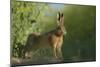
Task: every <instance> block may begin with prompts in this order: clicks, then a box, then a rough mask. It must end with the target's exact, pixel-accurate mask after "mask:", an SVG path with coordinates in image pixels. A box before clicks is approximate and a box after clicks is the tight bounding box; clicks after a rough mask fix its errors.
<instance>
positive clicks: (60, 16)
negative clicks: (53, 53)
mask: <svg viewBox="0 0 100 67" xmlns="http://www.w3.org/2000/svg"><path fill="white" fill-rule="evenodd" d="M57 24H58V27H59V28H60V29H61V31H62V32H63V34H64V35H66V33H67V32H66V29H65V26H64V14H63V13H61V12H58V14H57Z"/></svg>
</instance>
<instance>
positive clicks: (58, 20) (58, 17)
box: [57, 12, 60, 24]
mask: <svg viewBox="0 0 100 67" xmlns="http://www.w3.org/2000/svg"><path fill="white" fill-rule="evenodd" d="M59 22H60V12H58V13H57V23H58V24H59Z"/></svg>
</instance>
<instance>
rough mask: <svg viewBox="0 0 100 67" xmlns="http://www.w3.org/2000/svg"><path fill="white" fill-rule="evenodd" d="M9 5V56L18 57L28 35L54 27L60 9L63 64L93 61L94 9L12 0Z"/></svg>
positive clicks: (94, 47) (92, 7)
mask: <svg viewBox="0 0 100 67" xmlns="http://www.w3.org/2000/svg"><path fill="white" fill-rule="evenodd" d="M11 5H12V7H11V12H12V14H11V21H12V22H11V47H12V57H22V55H21V54H22V50H21V48H22V47H23V46H24V45H25V43H26V40H27V37H28V35H29V34H30V33H32V32H34V33H40V34H41V33H45V32H48V31H50V30H53V29H54V28H56V25H57V24H56V13H57V12H58V11H59V10H60V11H62V12H64V16H65V27H66V30H67V35H66V36H65V38H64V43H63V47H62V51H63V56H64V59H65V61H66V62H69V61H81V60H83V61H85V60H95V49H96V43H95V23H96V7H95V6H81V5H63V4H61V5H59V4H49V3H34V2H20V1H16V0H12V1H11ZM56 8H57V9H56ZM47 51H48V50H47ZM44 53H45V52H44Z"/></svg>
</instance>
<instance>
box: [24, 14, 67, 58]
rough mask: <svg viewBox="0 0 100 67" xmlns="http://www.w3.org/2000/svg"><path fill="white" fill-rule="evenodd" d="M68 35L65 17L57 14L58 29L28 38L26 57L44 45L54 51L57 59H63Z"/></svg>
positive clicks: (33, 34)
mask: <svg viewBox="0 0 100 67" xmlns="http://www.w3.org/2000/svg"><path fill="white" fill-rule="evenodd" d="M65 34H66V30H65V26H64V15H63V13H61V12H58V13H57V27H56V29H54V30H52V31H49V32H47V33H44V34H35V33H32V34H30V35H29V36H28V38H27V42H26V45H25V56H26V57H27V55H29V53H30V52H31V51H32V50H33V49H38V48H39V47H42V46H43V45H49V46H50V47H51V48H52V49H53V55H54V57H55V58H56V59H59V60H60V59H62V58H63V56H62V51H61V48H62V45H63V37H64V35H65Z"/></svg>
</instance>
